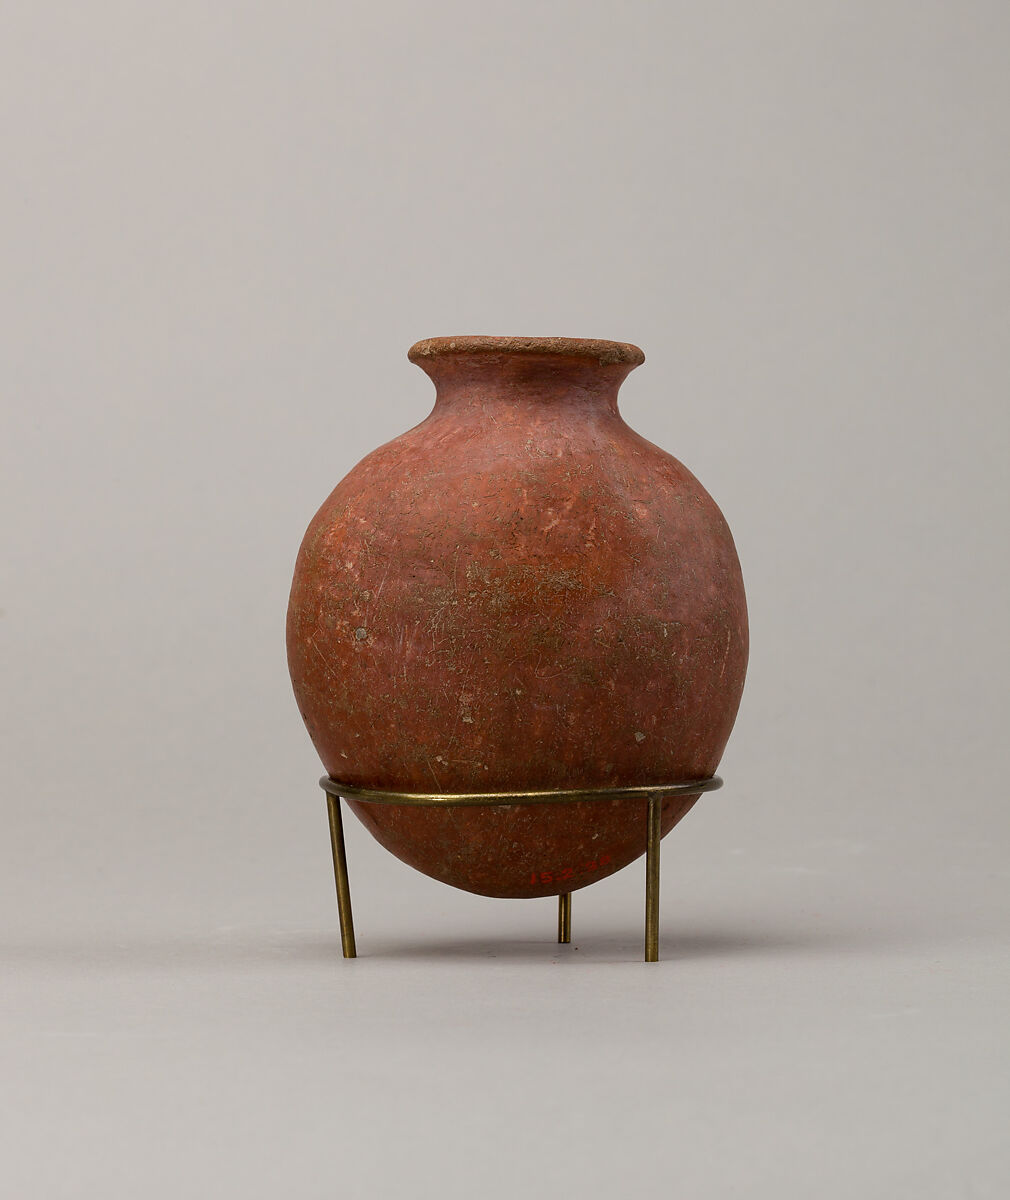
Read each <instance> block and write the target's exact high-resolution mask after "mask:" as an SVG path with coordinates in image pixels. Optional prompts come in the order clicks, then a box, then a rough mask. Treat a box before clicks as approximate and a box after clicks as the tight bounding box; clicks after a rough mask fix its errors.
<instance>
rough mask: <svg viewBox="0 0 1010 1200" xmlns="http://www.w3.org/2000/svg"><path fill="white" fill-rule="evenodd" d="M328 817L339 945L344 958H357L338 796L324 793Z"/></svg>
mask: <svg viewBox="0 0 1010 1200" xmlns="http://www.w3.org/2000/svg"><path fill="white" fill-rule="evenodd" d="M326 808H327V810H328V812H329V817H330V846H331V847H332V849H333V874H334V876H335V877H336V881H337V912H338V913H339V914H340V947H341V949H342V950H343V952H344V958H357V951H356V950H355V948H354V918H353V917H352V916H351V888H350V884H349V883H348V882H347V857H346V855H345V854H344V826H343V822H342V821H341V818H340V797H339V796H331V795H330V794H329V792H327V794H326Z"/></svg>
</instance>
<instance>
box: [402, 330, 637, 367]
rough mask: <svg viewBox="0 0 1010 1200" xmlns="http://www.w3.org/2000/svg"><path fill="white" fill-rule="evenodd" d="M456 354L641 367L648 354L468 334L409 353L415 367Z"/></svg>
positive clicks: (586, 341) (610, 345) (564, 340)
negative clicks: (552, 358)
mask: <svg viewBox="0 0 1010 1200" xmlns="http://www.w3.org/2000/svg"><path fill="white" fill-rule="evenodd" d="M454 354H460V355H464V354H533V355H557V356H558V357H560V358H577V359H585V360H587V361H594V362H598V363H599V364H600V365H601V366H603V365H607V364H610V363H627V364H629V365H631V366H636V367H637V366H640V365H641V364H642V363H643V362H645V354H644V353H643V352H642V351H641V350H640V349H639V348H638V346H635V345H632V343H631V342H612V341H608V340H606V339H603V338H569V337H493V336H490V335H484V334H467V335H465V336H461V337H436V338H424V339H423V340H422V341H420V342H415V343H414V344H413V346H411V348H410V349H409V350H408V351H407V357H408V358H409V359H410V361H411V362H413V363H420V362H422V361H423V360H425V359H430V358H440V357H443V356H449V355H454Z"/></svg>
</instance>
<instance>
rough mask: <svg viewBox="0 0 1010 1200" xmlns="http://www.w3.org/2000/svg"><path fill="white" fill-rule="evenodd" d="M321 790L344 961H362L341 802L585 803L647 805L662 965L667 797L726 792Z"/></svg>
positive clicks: (672, 787)
mask: <svg viewBox="0 0 1010 1200" xmlns="http://www.w3.org/2000/svg"><path fill="white" fill-rule="evenodd" d="M319 786H320V787H321V788H322V789H323V791H324V792H325V793H326V806H327V809H328V812H329V818H330V845H331V847H332V849H333V873H334V876H335V878H336V883H337V912H338V914H339V916H340V945H341V949H342V950H343V954H344V958H355V957H357V951H356V949H355V945H354V918H353V916H352V915H351V889H350V885H349V883H348V880H347V856H346V854H345V853H344V826H343V822H342V820H341V814H340V798H341V796H344V797H346V798H347V799H350V800H363V801H365V802H366V803H368V804H418V805H426V806H428V807H433V808H437V807H445V808H453V807H458V806H470V805H485V804H491V805H512V804H573V803H575V802H576V801H580V800H648V802H649V810H648V818H647V822H646V830H645V961H646V962H658V961H659V843H660V838H661V831H662V814H663V801H664V799H666V798H667V797H668V796H695V795H697V794H698V793H699V792H714V791H715V790H716V788H720V787H722V780H721V779H720V778H719V776H718V775H713V776H711V777H710V778H709V779H694V780H690V781H688V782H687V783H671V784H665V785H663V786H662V787H657V786H655V785H649V786H646V787H625V788H622V787H617V788H575V789H571V790H561V791H559V790H552V791H539V792H453V793H450V794H448V795H438V794H436V793H433V792H387V791H376V790H374V789H372V788H359V787H353V786H352V785H351V784H349V783H341V782H340V780H338V779H330V778H328V777H324V778H323V779H320V781H319ZM571 940H572V893H571V892H563V893H562V894H561V895H560V896H559V897H558V941H559V942H561V943H563V944H566V943H569V942H571Z"/></svg>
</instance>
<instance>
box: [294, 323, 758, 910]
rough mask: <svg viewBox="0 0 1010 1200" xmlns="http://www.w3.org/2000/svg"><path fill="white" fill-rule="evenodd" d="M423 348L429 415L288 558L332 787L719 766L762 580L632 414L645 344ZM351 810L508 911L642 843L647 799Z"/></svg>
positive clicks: (637, 776) (307, 707) (325, 510)
mask: <svg viewBox="0 0 1010 1200" xmlns="http://www.w3.org/2000/svg"><path fill="white" fill-rule="evenodd" d="M409 357H410V358H411V360H412V361H413V362H415V363H417V364H418V366H420V367H421V368H422V369H423V370H424V371H426V372H427V374H428V375H430V376H431V378H432V380H433V381H434V383H435V387H436V392H437V395H436V401H435V406H434V409H433V410H432V412H431V414H430V415H429V416H428V417H427V419H426V420H424V421H422V422H421V424H419V425H417V426H415V428H413V429H411V430H409V431H408V432H407V433H405V434H403V435H402V436H400V437H398V438H396V439H395V440H394V441H391V442H388V443H387V444H386V445H385V446H382V447H380V448H379V449H378V450H376V451H374V452H373V453H372V454H370V455H368V456H367V457H366V458H365V459H363V460H362V462H360V463H359V464H358V465H357V466H356V467H355V468H354V469H353V470H352V471H351V472H350V474H349V475H348V476H347V477H346V478H345V479H344V480H343V481H342V482H341V483H340V484H339V485H338V486H337V488H336V489H335V490H334V492H333V493H332V494H331V496H330V497H329V499H328V500H327V501H326V502H325V504H324V505H323V506H322V508H321V509H320V510H319V512H318V513H317V514H316V516H315V518H314V519H313V521H312V523H311V524H310V526H309V529H308V532H307V533H306V535H305V539H304V541H303V543H302V547H301V551H300V553H299V556H298V562H297V565H296V568H295V577H294V583H293V586H292V589H291V602H290V607H289V611H288V658H289V663H290V667H291V676H292V680H293V682H294V689H295V694H296V697H297V699H298V704H299V708H300V710H301V713H302V716H303V717H304V720H305V724H306V726H307V727H308V730H309V733H310V735H311V737H312V740H313V742H314V743H315V746H316V749H317V750H318V752H319V755H320V757H321V758H322V760H323V763H324V765H325V767H326V770H327V772H328V773H329V774H330V775H331V776H332V777H334V778H336V779H340V780H343V781H345V782H347V783H351V784H357V785H358V786H366V787H376V788H390V789H394V790H398V791H411V790H417V791H445V792H453V791H485V790H486V791H498V790H507V789H510V788H516V789H534V788H552V787H559V788H560V787H578V786H583V785H586V786H608V785H617V784H648V783H670V782H676V781H679V780H684V779H695V778H701V777H705V776H708V775H711V774H712V773H713V772H714V771H715V769H716V767H717V765H718V762H719V758H720V756H721V754H722V751H723V748H724V746H725V744H726V740H727V738H728V737H729V733H730V730H731V728H732V726H733V721H734V718H735V716H736V711H737V706H738V704H739V701H740V694H741V691H742V689H743V681H744V672H745V670H746V663H747V616H746V606H745V601H744V591H743V582H742V579H741V575H740V566H739V563H738V561H737V556H736V551H735V549H734V546H733V539H732V537H731V535H730V532H729V529H728V527H727V525H726V522H725V521H724V520H723V517H722V514H721V513H720V512H719V509H718V508H717V507H716V505H715V504H714V502H713V501H712V499H711V498H710V497H709V495H708V494H707V493H706V492H705V490H704V489H703V488H702V486H701V484H699V483H698V481H697V480H696V479H695V478H694V476H693V475H691V473H690V472H689V471H688V470H687V469H686V468H685V467H683V466H682V465H681V464H680V463H679V462H677V460H676V459H674V458H672V457H671V456H670V455H669V454H667V453H666V452H665V451H663V450H660V449H659V448H658V447H657V446H654V445H653V444H652V443H651V442H647V441H646V440H645V439H644V438H642V437H640V436H639V435H638V434H637V433H635V432H634V431H633V430H632V429H630V428H629V427H628V425H626V424H625V423H624V421H623V419H622V418H621V416H620V415H619V412H618V407H617V392H618V388H619V387H620V385H621V383H622V381H623V380H624V379H625V377H626V376H627V375H628V373H629V372H630V371H631V370H632V369H633V368H634V367H635V366H637V365H638V364H639V363H641V362H642V361H643V359H644V355H643V354H642V352H641V351H640V350H639V349H638V348H637V347H635V346H630V345H626V344H624V343H618V342H603V341H583V340H577V339H566V338H488V337H457V338H436V339H433V340H431V341H425V342H419V343H418V344H417V345H415V346H414V347H412V349H411V350H410V355H409ZM692 803H693V798H689V799H688V800H687V801H686V802H685V801H684V800H682V799H680V800H675V801H671V802H669V803H668V804H667V805H666V807H665V809H664V819H663V831H664V833H665V832H667V831H668V830H669V829H670V828H671V827H672V826H673V825H674V824H675V823H676V822H677V821H678V820H679V819H680V817H681V816H683V815H684V813H685V812H686V811H687V810H688V809H689V808H690V807H691V804H692ZM351 807H352V808H353V809H354V811H355V812H356V813H357V815H358V816H359V818H360V819H361V820H362V821H363V822H364V824H365V825H366V826H367V827H368V828H369V829H370V830H371V832H372V833H373V834H374V835H375V837H376V838H377V839H378V840H379V841H380V842H381V843H382V844H383V845H384V846H386V847H387V848H388V849H389V850H391V851H392V852H393V853H394V854H396V855H397V856H398V857H399V858H401V859H403V861H404V862H407V863H410V864H411V865H412V866H414V867H416V868H417V869H418V870H421V871H423V872H425V873H426V874H428V875H432V876H434V877H435V878H437V879H441V880H444V881H445V882H446V883H451V884H453V885H455V886H457V887H461V888H465V889H467V890H469V891H474V892H481V893H484V894H486V895H492V896H545V895H556V894H558V893H559V892H564V891H571V890H575V889H576V888H579V887H583V886H585V885H586V884H589V883H592V882H593V881H594V880H596V879H600V878H602V877H603V876H605V875H609V874H611V873H612V872H613V871H615V870H617V869H619V868H620V867H622V866H624V865H625V864H626V863H628V862H630V861H631V860H632V859H633V858H635V857H637V856H638V855H639V854H642V853H643V852H644V849H645V804H644V802H632V803H629V802H628V801H604V802H586V803H579V804H576V805H563V806H557V807H553V806H552V807H542V806H540V807H531V806H525V807H519V806H516V807H509V808H486V809H485V808H479V809H473V808H467V809H463V808H457V809H450V810H436V809H430V808H428V809H419V808H405V807H386V806H378V805H368V804H363V803H352V804H351Z"/></svg>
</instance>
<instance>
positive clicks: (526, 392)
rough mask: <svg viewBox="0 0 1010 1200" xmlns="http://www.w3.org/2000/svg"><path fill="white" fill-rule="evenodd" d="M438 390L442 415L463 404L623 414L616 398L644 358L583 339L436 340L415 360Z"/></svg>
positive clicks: (421, 345)
mask: <svg viewBox="0 0 1010 1200" xmlns="http://www.w3.org/2000/svg"><path fill="white" fill-rule="evenodd" d="M408 357H409V358H410V360H411V361H412V362H414V363H416V364H417V365H418V366H419V367H420V368H421V369H422V370H423V371H424V372H425V373H426V374H427V375H428V376H429V377H430V378H431V380H432V382H433V383H434V384H435V390H436V401H435V408H436V411H438V410H439V409H445V408H446V407H455V406H458V405H459V404H461V403H464V404H465V403H468V402H473V401H479V402H480V403H482V404H487V403H489V402H490V403H496V402H498V403H504V404H510V405H524V406H525V405H533V406H538V407H539V406H545V405H546V406H553V405H564V406H571V405H575V406H582V407H587V408H592V409H594V410H596V411H601V410H602V411H611V412H614V413H616V412H617V393H618V390H619V389H620V386H621V384H622V383H623V382H624V380H625V379H626V378H627V376H628V374H629V373H630V372H631V371H632V370H634V368H635V367H636V366H638V364H639V363H640V362H642V361H643V359H644V357H645V356H644V355H643V354H642V352H641V350H639V349H638V347H637V346H630V345H627V344H626V343H622V342H597V341H586V340H582V339H576V338H489V337H488V338H484V337H480V338H478V337H471V338H462V337H460V338H436V339H432V340H431V341H428V342H418V343H417V344H416V345H415V346H412V347H411V349H410V352H409V354H408Z"/></svg>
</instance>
